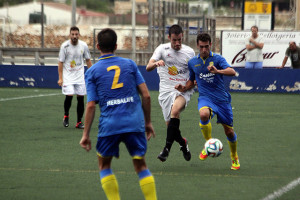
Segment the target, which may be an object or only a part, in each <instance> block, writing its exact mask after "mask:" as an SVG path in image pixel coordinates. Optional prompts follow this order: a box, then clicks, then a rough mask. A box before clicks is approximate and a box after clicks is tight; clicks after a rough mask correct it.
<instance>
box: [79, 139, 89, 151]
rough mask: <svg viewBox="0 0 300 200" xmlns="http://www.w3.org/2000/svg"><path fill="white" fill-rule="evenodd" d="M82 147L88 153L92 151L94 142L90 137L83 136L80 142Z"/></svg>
mask: <svg viewBox="0 0 300 200" xmlns="http://www.w3.org/2000/svg"><path fill="white" fill-rule="evenodd" d="M79 144H80V146H81V147H82V148H84V149H85V150H86V151H90V150H91V149H92V142H91V140H90V138H89V137H87V136H84V135H83V136H82V138H81V140H80V142H79Z"/></svg>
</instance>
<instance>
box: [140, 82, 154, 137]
mask: <svg viewBox="0 0 300 200" xmlns="http://www.w3.org/2000/svg"><path fill="white" fill-rule="evenodd" d="M138 90H139V93H140V95H141V98H142V107H143V111H144V118H145V131H146V135H147V140H150V138H151V137H152V136H153V137H155V132H154V129H153V126H152V122H151V97H150V93H149V90H148V88H147V85H146V83H142V84H140V85H138Z"/></svg>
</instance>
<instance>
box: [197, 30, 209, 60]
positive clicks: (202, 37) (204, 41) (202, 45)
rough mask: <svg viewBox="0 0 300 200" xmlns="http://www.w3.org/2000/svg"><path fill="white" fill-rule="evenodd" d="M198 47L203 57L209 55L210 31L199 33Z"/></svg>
mask: <svg viewBox="0 0 300 200" xmlns="http://www.w3.org/2000/svg"><path fill="white" fill-rule="evenodd" d="M197 47H198V49H199V52H200V56H201V57H202V58H207V57H208V56H209V52H210V48H211V37H210V35H209V34H208V33H199V34H198V35H197Z"/></svg>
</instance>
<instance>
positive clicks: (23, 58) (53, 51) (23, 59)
mask: <svg viewBox="0 0 300 200" xmlns="http://www.w3.org/2000/svg"><path fill="white" fill-rule="evenodd" d="M90 53H91V55H92V58H91V60H92V62H94V61H95V62H97V57H98V56H100V53H99V51H97V50H96V52H94V50H93V49H91V50H90ZM58 54H59V48H49V49H46V48H3V47H2V48H0V65H57V63H58ZM152 54H153V52H148V51H137V52H136V56H135V57H136V60H135V62H136V63H137V65H147V63H148V61H149V59H150V58H151V56H152ZM116 55H117V56H121V57H124V58H131V57H132V51H130V50H117V51H116Z"/></svg>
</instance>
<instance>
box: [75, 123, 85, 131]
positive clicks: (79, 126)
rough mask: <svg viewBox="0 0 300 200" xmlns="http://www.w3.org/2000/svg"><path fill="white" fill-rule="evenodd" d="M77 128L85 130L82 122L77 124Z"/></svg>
mask: <svg viewBox="0 0 300 200" xmlns="http://www.w3.org/2000/svg"><path fill="white" fill-rule="evenodd" d="M76 128H79V129H84V125H83V123H82V122H77V124H76Z"/></svg>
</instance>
